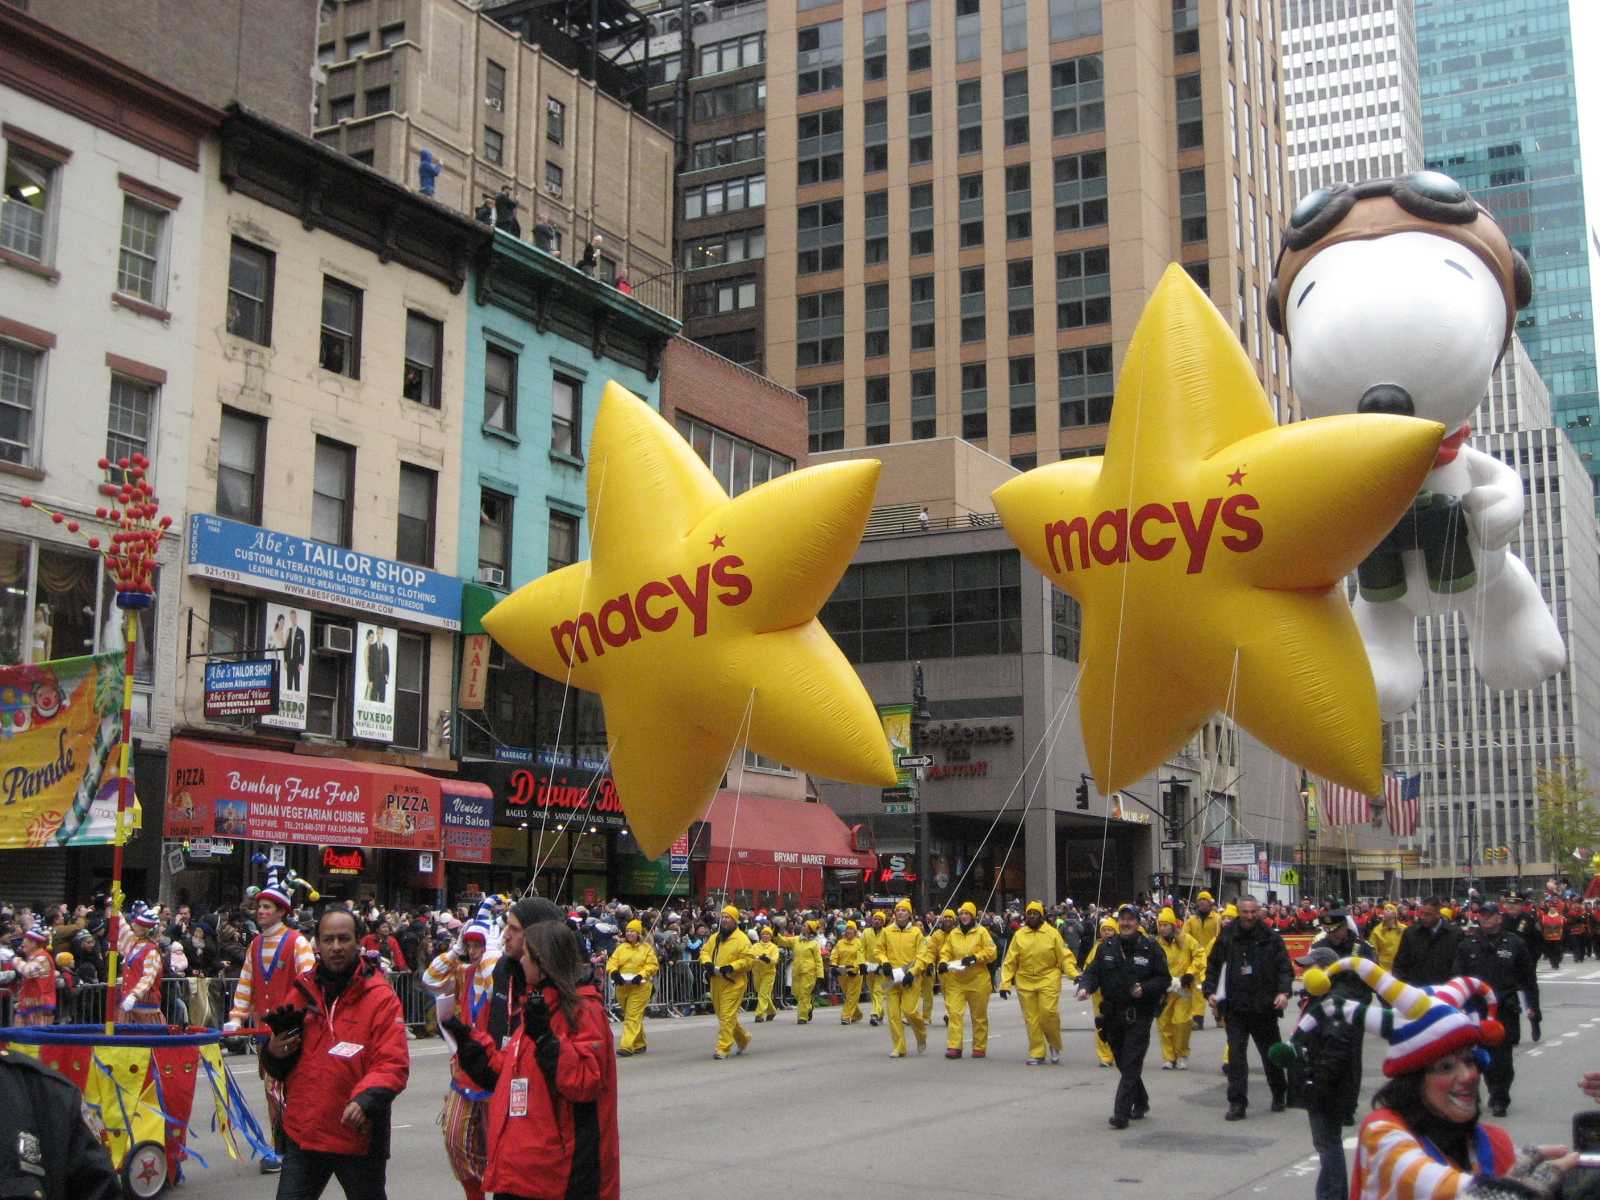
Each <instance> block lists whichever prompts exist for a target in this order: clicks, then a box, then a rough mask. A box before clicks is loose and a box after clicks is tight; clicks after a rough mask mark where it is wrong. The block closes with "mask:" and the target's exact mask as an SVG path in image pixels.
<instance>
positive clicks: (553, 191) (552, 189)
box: [544, 183, 561, 196]
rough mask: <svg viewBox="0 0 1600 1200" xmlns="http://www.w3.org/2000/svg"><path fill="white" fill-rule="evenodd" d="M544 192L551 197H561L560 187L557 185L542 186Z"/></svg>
mask: <svg viewBox="0 0 1600 1200" xmlns="http://www.w3.org/2000/svg"><path fill="white" fill-rule="evenodd" d="M544 190H545V191H546V192H548V193H550V195H552V196H559V195H561V185H560V184H559V183H547V184H545V185H544Z"/></svg>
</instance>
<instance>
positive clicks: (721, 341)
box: [694, 329, 763, 375]
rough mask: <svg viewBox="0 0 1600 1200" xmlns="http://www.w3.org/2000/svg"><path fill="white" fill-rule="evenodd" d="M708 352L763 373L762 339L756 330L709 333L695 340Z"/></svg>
mask: <svg viewBox="0 0 1600 1200" xmlns="http://www.w3.org/2000/svg"><path fill="white" fill-rule="evenodd" d="M694 340H695V341H697V342H699V343H700V344H701V345H702V346H704V347H705V348H706V349H707V350H710V351H713V352H714V353H717V354H720V355H722V357H723V358H725V359H727V360H728V361H729V362H734V363H738V364H739V365H740V366H741V367H748V368H750V370H752V371H754V372H756V373H757V374H758V375H759V374H760V373H761V351H762V345H763V343H762V339H761V337H760V331H759V330H755V329H735V330H733V331H732V332H731V333H709V334H704V335H702V336H700V337H697V338H695V339H694Z"/></svg>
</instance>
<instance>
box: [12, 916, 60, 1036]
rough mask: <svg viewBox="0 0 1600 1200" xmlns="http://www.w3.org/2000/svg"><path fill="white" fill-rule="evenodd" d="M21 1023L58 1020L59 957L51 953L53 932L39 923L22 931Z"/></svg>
mask: <svg viewBox="0 0 1600 1200" xmlns="http://www.w3.org/2000/svg"><path fill="white" fill-rule="evenodd" d="M17 958H18V962H17V980H18V984H17V1024H18V1025H54V1024H55V1023H56V960H55V959H53V958H51V957H50V934H49V933H48V932H46V931H45V928H44V926H43V925H40V924H38V923H35V924H34V925H33V926H32V928H30V929H29V930H28V931H27V932H26V933H24V934H23V935H22V953H21V954H19V955H18V956H17Z"/></svg>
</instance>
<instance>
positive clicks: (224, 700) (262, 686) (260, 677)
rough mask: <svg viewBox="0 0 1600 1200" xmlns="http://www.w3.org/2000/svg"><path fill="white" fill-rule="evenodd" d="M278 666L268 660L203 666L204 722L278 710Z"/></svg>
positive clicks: (214, 663)
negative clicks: (204, 676) (204, 679)
mask: <svg viewBox="0 0 1600 1200" xmlns="http://www.w3.org/2000/svg"><path fill="white" fill-rule="evenodd" d="M277 707H278V664H277V663H275V662H273V661H272V660H271V659H270V658H250V659H244V660H241V661H237V662H208V663H207V664H206V720H208V721H215V720H218V719H225V718H228V717H256V716H261V715H262V714H264V713H271V712H275V711H277Z"/></svg>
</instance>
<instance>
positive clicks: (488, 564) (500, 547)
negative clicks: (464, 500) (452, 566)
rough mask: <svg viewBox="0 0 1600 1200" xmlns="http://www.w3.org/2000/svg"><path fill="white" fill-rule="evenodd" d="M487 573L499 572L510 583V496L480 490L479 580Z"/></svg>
mask: <svg viewBox="0 0 1600 1200" xmlns="http://www.w3.org/2000/svg"><path fill="white" fill-rule="evenodd" d="M485 570H490V571H499V572H500V578H501V579H502V580H505V581H507V582H509V581H510V579H511V497H510V496H506V495H502V494H501V493H499V492H495V491H491V490H490V489H488V488H479V489H478V578H479V579H482V578H484V571H485ZM501 586H502V587H503V586H504V584H502V585H501Z"/></svg>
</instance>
